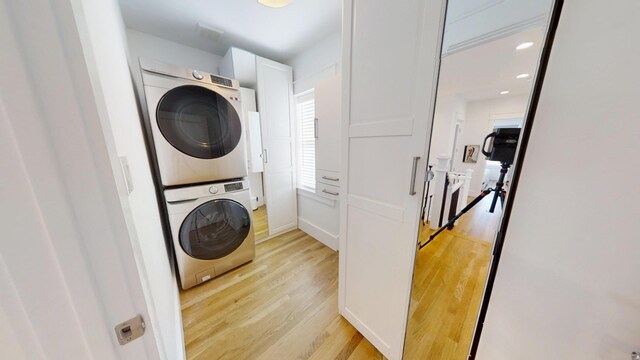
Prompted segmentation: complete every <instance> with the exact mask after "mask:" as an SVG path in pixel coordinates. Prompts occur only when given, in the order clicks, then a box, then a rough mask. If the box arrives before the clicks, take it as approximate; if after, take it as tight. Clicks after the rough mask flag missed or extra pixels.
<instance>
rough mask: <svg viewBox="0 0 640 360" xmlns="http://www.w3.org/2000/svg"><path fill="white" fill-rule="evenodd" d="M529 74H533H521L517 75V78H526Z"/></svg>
mask: <svg viewBox="0 0 640 360" xmlns="http://www.w3.org/2000/svg"><path fill="white" fill-rule="evenodd" d="M529 76H531V75H529V74H520V75H518V76H516V79H526V78H528V77H529Z"/></svg>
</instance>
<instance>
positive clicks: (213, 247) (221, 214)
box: [179, 199, 251, 260]
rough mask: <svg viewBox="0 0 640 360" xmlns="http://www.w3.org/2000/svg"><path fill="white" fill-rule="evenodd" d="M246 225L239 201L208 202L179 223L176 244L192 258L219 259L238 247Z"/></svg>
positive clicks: (245, 213) (248, 225) (246, 217)
mask: <svg viewBox="0 0 640 360" xmlns="http://www.w3.org/2000/svg"><path fill="white" fill-rule="evenodd" d="M250 228H251V218H250V215H249V211H248V210H247V209H246V208H245V207H244V206H242V204H240V203H239V202H236V201H233V200H229V199H217V200H212V201H208V202H206V203H204V204H202V205H200V206H198V207H197V208H195V209H194V210H193V211H192V212H191V213H189V215H187V217H186V218H185V219H184V221H183V222H182V225H181V226H180V232H179V238H180V239H179V240H180V246H181V247H182V249H183V250H184V251H185V252H186V253H187V254H188V255H189V256H191V257H194V258H196V259H201V260H213V259H219V258H222V257H224V256H227V255H229V254H231V253H232V252H233V251H234V250H236V249H237V248H238V247H240V245H242V242H243V241H244V240H245V239H246V238H247V235H248V234H249V229H250Z"/></svg>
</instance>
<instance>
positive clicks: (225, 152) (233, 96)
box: [140, 59, 247, 186]
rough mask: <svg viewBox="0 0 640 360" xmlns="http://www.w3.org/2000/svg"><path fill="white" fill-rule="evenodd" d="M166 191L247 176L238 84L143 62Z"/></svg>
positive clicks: (147, 94) (215, 76) (193, 71)
mask: <svg viewBox="0 0 640 360" xmlns="http://www.w3.org/2000/svg"><path fill="white" fill-rule="evenodd" d="M140 67H141V69H142V80H143V84H144V93H145V98H146V102H147V109H148V111H149V120H150V125H151V131H152V135H153V143H154V147H155V150H156V155H157V161H158V167H159V170H160V177H161V181H162V184H163V185H164V186H174V185H185V184H197V183H204V182H210V181H216V180H226V179H235V178H243V177H245V176H247V163H246V162H247V160H246V155H245V144H244V141H245V140H244V138H245V137H244V134H243V132H244V129H243V124H242V120H241V114H242V109H241V106H240V90H239V84H238V82H237V81H236V80H232V79H227V78H224V77H221V76H217V75H214V74H209V73H206V72H202V71H198V70H193V69H185V68H180V67H177V66H175V65H169V64H165V63H161V62H157V61H153V60H148V59H140Z"/></svg>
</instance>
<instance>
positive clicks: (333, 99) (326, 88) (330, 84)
mask: <svg viewBox="0 0 640 360" xmlns="http://www.w3.org/2000/svg"><path fill="white" fill-rule="evenodd" d="M340 87H341V81H340V76H334V77H331V78H329V79H326V80H323V81H321V82H319V83H318V84H317V85H316V86H315V88H314V91H313V95H314V100H315V110H316V111H315V115H316V119H317V120H316V121H317V122H318V123H317V127H316V169H318V170H326V171H332V172H335V173H336V174H339V172H340V156H341V154H340V110H341V109H340V99H341V96H340V90H341V89H340ZM336 178H339V175H338V176H336ZM331 179H333V178H331ZM325 180H326V179H325ZM329 181H331V180H329ZM338 184H339V183H338V182H337V181H336V182H335V184H333V185H338Z"/></svg>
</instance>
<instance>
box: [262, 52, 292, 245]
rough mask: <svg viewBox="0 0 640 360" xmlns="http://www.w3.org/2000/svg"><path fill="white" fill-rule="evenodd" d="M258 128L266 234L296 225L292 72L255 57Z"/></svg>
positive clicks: (272, 233) (279, 65)
mask: <svg viewBox="0 0 640 360" xmlns="http://www.w3.org/2000/svg"><path fill="white" fill-rule="evenodd" d="M256 72H257V76H258V111H259V112H260V122H261V127H262V146H263V147H264V149H263V154H262V156H263V161H264V174H263V176H264V196H265V203H266V204H267V221H268V222H269V235H274V234H277V233H281V232H283V231H287V230H290V229H294V228H296V227H297V226H298V210H297V203H296V171H295V152H294V148H295V144H294V124H293V73H292V69H291V67H290V66H287V65H283V64H280V63H277V62H275V61H271V60H268V59H265V58H262V57H259V56H257V57H256Z"/></svg>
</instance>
